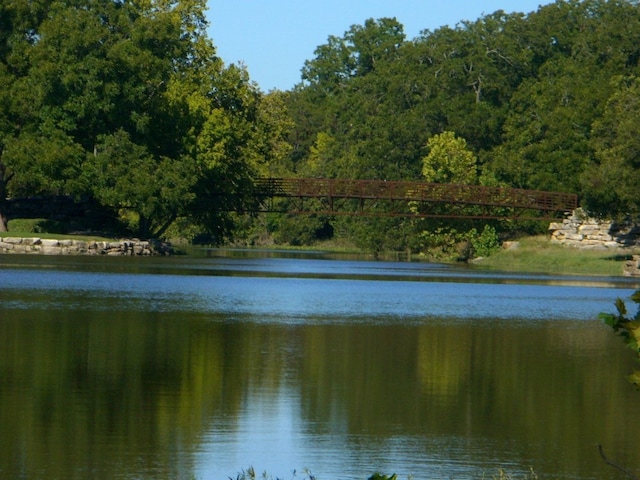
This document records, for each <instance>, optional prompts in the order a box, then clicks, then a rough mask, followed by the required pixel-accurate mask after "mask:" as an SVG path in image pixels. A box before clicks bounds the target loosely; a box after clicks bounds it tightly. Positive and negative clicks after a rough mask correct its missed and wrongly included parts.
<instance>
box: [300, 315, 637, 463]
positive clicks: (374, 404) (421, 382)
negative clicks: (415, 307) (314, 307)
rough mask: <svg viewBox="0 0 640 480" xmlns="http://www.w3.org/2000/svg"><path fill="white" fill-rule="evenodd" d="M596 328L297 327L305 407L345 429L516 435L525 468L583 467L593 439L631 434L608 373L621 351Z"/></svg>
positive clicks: (504, 438) (624, 394) (615, 440)
mask: <svg viewBox="0 0 640 480" xmlns="http://www.w3.org/2000/svg"><path fill="white" fill-rule="evenodd" d="M602 335H603V331H602V329H601V328H599V325H594V324H593V323H591V322H575V323H572V322H567V321H562V322H547V323H536V324H534V325H531V326H523V325H522V324H520V325H517V326H513V325H511V326H510V325H509V324H507V323H501V324H500V326H499V328H495V327H492V326H491V325H478V324H461V323H460V322H457V323H455V322H454V323H452V324H450V325H447V324H444V323H440V322H439V323H438V324H437V325H429V324H426V325H422V326H416V327H415V328H410V327H394V326H385V327H357V326H351V327H340V326H336V327H330V328H316V329H310V328H308V329H306V330H305V348H304V351H305V352H309V353H308V354H307V355H305V365H304V369H305V370H304V372H305V373H304V377H305V385H307V390H306V391H305V392H304V393H303V402H304V404H305V407H306V408H305V409H304V414H305V415H306V416H307V417H308V418H309V420H313V421H314V422H313V423H315V424H322V422H319V421H318V420H319V418H321V419H323V420H325V421H327V422H331V421H336V420H337V421H338V422H340V421H347V422H348V428H349V432H350V433H353V434H356V435H357V434H360V433H362V432H367V433H369V434H374V435H380V436H389V435H390V430H391V431H393V430H394V428H395V431H402V432H403V433H415V434H420V435H459V436H462V437H465V436H466V437H469V438H485V439H486V441H487V442H488V443H489V442H493V441H496V442H499V443H502V442H504V443H505V444H508V443H509V442H511V441H513V440H516V441H517V442H523V443H524V444H525V445H527V444H528V445H529V446H530V447H531V450H530V451H529V452H528V453H524V452H523V455H525V457H527V458H524V459H523V461H524V462H527V461H532V462H536V461H537V462H539V464H537V465H534V466H535V467H536V469H538V468H544V471H547V472H555V473H557V472H567V473H574V474H580V473H583V474H585V475H586V474H589V475H590V474H592V473H593V472H598V471H602V469H603V467H604V465H603V463H602V461H601V459H600V458H599V456H598V452H597V449H596V447H595V446H596V445H597V444H598V443H604V444H605V445H609V446H610V447H609V448H611V449H616V450H617V451H628V449H626V450H625V447H624V445H625V442H627V443H628V442H629V436H630V435H633V433H632V429H631V428H630V427H629V426H628V421H627V420H625V415H626V414H625V413H624V408H622V406H623V405H628V394H629V391H628V389H627V388H626V386H625V385H624V382H623V381H620V378H617V377H616V375H612V374H611V372H612V370H615V367H614V366H615V365H621V364H623V363H625V362H626V361H627V360H628V359H627V357H626V356H625V352H624V351H619V350H615V349H613V350H614V354H613V355H612V349H611V344H612V342H607V341H606V339H605V341H603V337H602ZM569 336H571V337H572V338H573V339H574V340H575V339H578V338H579V339H581V341H582V342H583V344H582V346H580V345H578V344H577V343H576V341H572V340H571V339H569V338H568V337H569ZM563 338H564V339H565V348H561V347H562V341H561V339H563ZM618 377H619V376H618ZM336 412H340V414H339V415H336ZM336 428H337V427H336ZM612 451H613V450H612ZM533 454H535V458H536V459H537V460H534V459H531V458H530V456H531V455H533ZM513 460H514V461H517V459H515V458H514V459H513ZM605 468H606V467H605Z"/></svg>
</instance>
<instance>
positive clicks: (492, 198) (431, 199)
mask: <svg viewBox="0 0 640 480" xmlns="http://www.w3.org/2000/svg"><path fill="white" fill-rule="evenodd" d="M255 188H256V192H255V193H256V196H257V197H259V198H263V199H266V198H270V199H273V198H297V199H305V198H317V199H328V200H329V201H330V202H331V203H332V202H333V200H334V199H358V200H360V201H361V202H364V201H367V200H388V201H394V202H399V201H403V202H418V203H421V204H433V203H439V204H451V205H479V206H486V207H506V208H514V209H525V210H537V211H541V212H547V213H548V212H552V213H557V212H568V211H572V210H574V209H575V208H577V196H576V195H575V194H570V193H563V192H549V191H538V190H525V189H515V188H504V187H487V186H481V185H455V184H442V183H426V182H412V181H407V182H405V181H384V180H348V179H334V178H260V179H257V181H256V182H255Z"/></svg>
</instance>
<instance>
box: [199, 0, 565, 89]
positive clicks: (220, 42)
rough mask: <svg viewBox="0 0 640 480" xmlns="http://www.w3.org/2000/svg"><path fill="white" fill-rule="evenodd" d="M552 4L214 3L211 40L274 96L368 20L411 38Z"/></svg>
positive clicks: (521, 0) (437, 0)
mask: <svg viewBox="0 0 640 480" xmlns="http://www.w3.org/2000/svg"><path fill="white" fill-rule="evenodd" d="M550 3H554V2H553V1H550V0H208V6H209V9H208V11H207V18H208V20H209V23H210V25H209V36H210V38H211V39H212V40H213V43H214V44H215V45H216V47H217V50H218V55H219V56H220V57H222V59H223V60H224V62H225V64H231V63H239V62H242V63H244V65H245V66H246V67H247V69H248V70H249V75H250V77H251V79H252V80H253V81H255V82H257V83H258V84H259V85H260V88H261V89H262V90H263V91H265V92H268V91H269V90H271V89H274V88H277V89H280V90H288V89H290V88H291V87H293V86H294V85H295V84H297V83H299V82H300V69H301V68H302V66H303V65H304V62H305V60H309V59H312V58H313V57H314V54H313V52H314V50H315V49H316V47H317V46H319V45H322V44H325V43H326V42H327V37H329V35H335V36H337V37H342V36H343V34H344V33H345V32H346V31H347V30H348V29H349V27H351V25H354V24H357V25H362V24H364V22H365V20H367V19H368V18H375V19H377V18H382V17H395V18H397V19H398V21H399V22H400V23H401V24H402V25H403V26H404V31H405V34H406V36H407V39H413V38H415V37H417V36H418V35H419V33H420V32H421V31H422V30H425V29H429V30H435V29H436V28H438V27H441V26H444V25H450V26H454V25H456V24H457V23H458V22H460V21H462V20H476V19H478V18H480V17H481V16H482V15H485V14H489V13H493V12H495V11H496V10H504V11H506V12H509V13H511V12H524V13H529V12H532V11H535V10H537V9H538V7H539V6H540V5H547V4H550Z"/></svg>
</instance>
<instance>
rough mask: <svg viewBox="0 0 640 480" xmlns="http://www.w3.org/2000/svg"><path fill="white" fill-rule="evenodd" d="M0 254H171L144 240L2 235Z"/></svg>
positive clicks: (160, 245)
mask: <svg viewBox="0 0 640 480" xmlns="http://www.w3.org/2000/svg"><path fill="white" fill-rule="evenodd" d="M0 253H18V254H20V253H21V254H40V255H110V256H133V255H136V256H137V255H169V254H171V253H172V249H171V245H170V244H168V243H163V242H149V241H141V240H118V241H109V242H107V241H100V242H97V241H85V240H55V239H46V238H38V237H33V238H24V237H0Z"/></svg>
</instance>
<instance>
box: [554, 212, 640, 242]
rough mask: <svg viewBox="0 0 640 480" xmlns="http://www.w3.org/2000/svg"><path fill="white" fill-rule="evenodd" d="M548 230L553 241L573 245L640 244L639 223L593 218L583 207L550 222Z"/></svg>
mask: <svg viewBox="0 0 640 480" xmlns="http://www.w3.org/2000/svg"><path fill="white" fill-rule="evenodd" d="M549 233H550V234H551V242H552V243H558V244H561V245H567V246H570V247H576V248H584V249H616V248H623V247H634V246H639V245H640V243H639V240H640V227H639V226H638V225H636V224H634V223H631V222H628V223H624V224H618V223H615V222H612V221H611V220H602V219H598V218H593V217H590V216H589V215H588V214H587V213H586V212H585V211H584V210H582V209H577V210H575V211H574V212H573V213H572V214H571V216H569V217H568V218H565V219H564V220H563V221H562V223H558V222H554V223H551V224H550V225H549Z"/></svg>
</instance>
